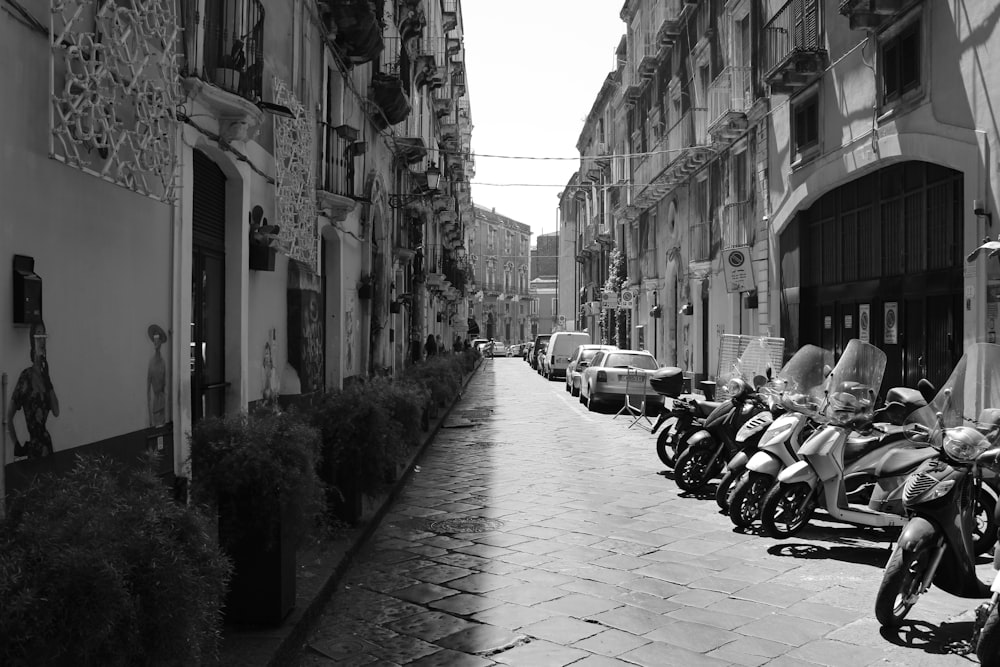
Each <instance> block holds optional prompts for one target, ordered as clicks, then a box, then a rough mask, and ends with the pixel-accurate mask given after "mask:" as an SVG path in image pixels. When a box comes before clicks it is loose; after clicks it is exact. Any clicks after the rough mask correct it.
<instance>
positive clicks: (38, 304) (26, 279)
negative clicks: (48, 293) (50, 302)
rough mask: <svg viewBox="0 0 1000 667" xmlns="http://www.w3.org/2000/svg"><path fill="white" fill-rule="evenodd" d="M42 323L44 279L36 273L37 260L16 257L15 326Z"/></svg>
mask: <svg viewBox="0 0 1000 667" xmlns="http://www.w3.org/2000/svg"><path fill="white" fill-rule="evenodd" d="M41 321H42V279H41V277H40V276H39V275H38V274H36V273H35V260H34V258H33V257H27V256H25V255H14V324H34V323H35V322H41Z"/></svg>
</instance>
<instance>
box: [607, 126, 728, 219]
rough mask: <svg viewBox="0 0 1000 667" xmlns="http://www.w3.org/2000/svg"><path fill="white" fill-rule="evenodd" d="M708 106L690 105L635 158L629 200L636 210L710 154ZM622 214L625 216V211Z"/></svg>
mask: <svg viewBox="0 0 1000 667" xmlns="http://www.w3.org/2000/svg"><path fill="white" fill-rule="evenodd" d="M707 118H708V110H707V109H704V108H693V109H691V110H690V111H687V112H686V113H684V114H683V115H682V116H681V117H680V119H679V120H678V121H677V122H676V123H674V124H673V126H671V128H670V129H669V130H668V131H667V135H666V137H665V141H664V139H660V141H659V143H657V144H656V146H654V147H653V150H652V151H651V152H650V154H649V155H646V156H644V157H642V158H639V159H638V160H637V161H636V162H635V163H634V165H635V166H634V167H633V170H632V184H633V185H632V201H631V206H632V207H633V208H634V209H635V210H636V211H641V210H644V209H645V208H647V207H649V206H650V205H652V204H654V203H656V202H657V201H659V200H660V199H662V198H663V197H664V196H666V195H667V194H668V193H670V192H671V191H672V190H674V189H675V188H676V187H677V186H678V185H680V184H681V183H683V182H684V181H685V180H687V178H688V177H689V176H690V175H691V174H692V173H693V172H695V171H697V170H698V169H700V168H701V166H702V165H704V164H705V162H706V161H707V160H708V158H709V157H710V156H711V155H712V153H713V151H712V147H711V145H710V144H709V142H708V132H707V123H706V120H707ZM625 213H626V215H625V217H626V218H627V219H628V218H629V216H628V215H627V213H628V212H627V211H626V212H625Z"/></svg>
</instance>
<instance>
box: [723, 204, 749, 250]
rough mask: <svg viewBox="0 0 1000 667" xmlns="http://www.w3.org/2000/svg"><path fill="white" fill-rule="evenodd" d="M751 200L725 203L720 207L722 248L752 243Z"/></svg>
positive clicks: (726, 248)
mask: <svg viewBox="0 0 1000 667" xmlns="http://www.w3.org/2000/svg"><path fill="white" fill-rule="evenodd" d="M753 210H754V203H753V201H752V200H747V201H741V202H735V203H733V204H726V205H725V206H724V207H723V208H722V249H723V250H728V249H729V248H738V247H740V246H749V245H753V242H754V231H755V230H754V228H753Z"/></svg>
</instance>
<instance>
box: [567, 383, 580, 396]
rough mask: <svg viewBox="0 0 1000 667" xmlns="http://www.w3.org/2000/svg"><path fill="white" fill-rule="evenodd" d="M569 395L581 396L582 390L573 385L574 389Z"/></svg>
mask: <svg viewBox="0 0 1000 667" xmlns="http://www.w3.org/2000/svg"><path fill="white" fill-rule="evenodd" d="M569 395H570V396H579V395H580V388H579V387H577V386H576V385H573V388H572V389H570V390H569Z"/></svg>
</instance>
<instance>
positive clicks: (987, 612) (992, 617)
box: [972, 515, 1000, 667]
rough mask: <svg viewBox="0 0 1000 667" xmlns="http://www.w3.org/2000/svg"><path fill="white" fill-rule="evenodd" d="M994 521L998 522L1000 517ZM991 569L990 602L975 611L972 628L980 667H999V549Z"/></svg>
mask: <svg viewBox="0 0 1000 667" xmlns="http://www.w3.org/2000/svg"><path fill="white" fill-rule="evenodd" d="M994 516H996V515H994ZM996 519H997V521H998V522H1000V516H996ZM993 569H994V570H996V571H997V573H996V576H995V577H994V578H993V584H992V585H991V586H990V593H991V595H990V600H989V602H984V603H983V604H981V605H980V606H979V608H978V609H976V622H975V624H974V625H973V628H972V646H973V648H974V649H975V651H976V657H977V658H979V664H980V665H982V667H1000V549H997V550H996V551H995V552H994V554H993Z"/></svg>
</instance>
